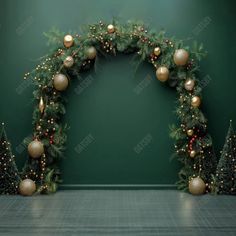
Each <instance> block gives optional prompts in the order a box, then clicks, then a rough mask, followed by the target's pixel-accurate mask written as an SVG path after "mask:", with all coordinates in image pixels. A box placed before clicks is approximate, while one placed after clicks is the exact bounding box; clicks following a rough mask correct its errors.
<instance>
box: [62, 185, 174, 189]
mask: <svg viewBox="0 0 236 236" xmlns="http://www.w3.org/2000/svg"><path fill="white" fill-rule="evenodd" d="M59 189H60V190H79V189H84V190H89V189H91V190H93V189H107V190H109V189H114V190H115V189H127V190H129V189H136V190H138V189H170V190H171V189H177V186H176V185H175V184H61V185H59Z"/></svg>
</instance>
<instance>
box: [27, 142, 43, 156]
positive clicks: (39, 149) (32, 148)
mask: <svg viewBox="0 0 236 236" xmlns="http://www.w3.org/2000/svg"><path fill="white" fill-rule="evenodd" d="M28 153H29V155H30V156H31V157H32V158H34V159H37V158H39V157H41V156H42V154H43V153H44V146H43V143H41V142H40V141H38V140H34V141H32V142H31V143H30V144H29V145H28Z"/></svg>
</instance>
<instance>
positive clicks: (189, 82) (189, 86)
mask: <svg viewBox="0 0 236 236" xmlns="http://www.w3.org/2000/svg"><path fill="white" fill-rule="evenodd" d="M194 86H195V81H194V80H193V79H187V80H186V81H185V83H184V88H185V89H186V90H187V91H192V90H193V88H194Z"/></svg>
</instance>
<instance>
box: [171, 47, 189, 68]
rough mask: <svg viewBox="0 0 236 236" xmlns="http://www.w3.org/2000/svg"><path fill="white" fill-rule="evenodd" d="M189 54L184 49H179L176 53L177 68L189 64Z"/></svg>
mask: <svg viewBox="0 0 236 236" xmlns="http://www.w3.org/2000/svg"><path fill="white" fill-rule="evenodd" d="M188 58H189V54H188V52H187V51H186V50H184V49H178V50H176V51H175V53H174V62H175V64H176V65H177V66H184V65H186V64H187V62H188Z"/></svg>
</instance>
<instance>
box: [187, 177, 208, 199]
mask: <svg viewBox="0 0 236 236" xmlns="http://www.w3.org/2000/svg"><path fill="white" fill-rule="evenodd" d="M205 191H206V184H205V182H204V181H203V180H202V179H201V178H200V177H196V178H193V179H191V180H190V182H189V192H190V193H192V194H193V195H201V194H204V193H205Z"/></svg>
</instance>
